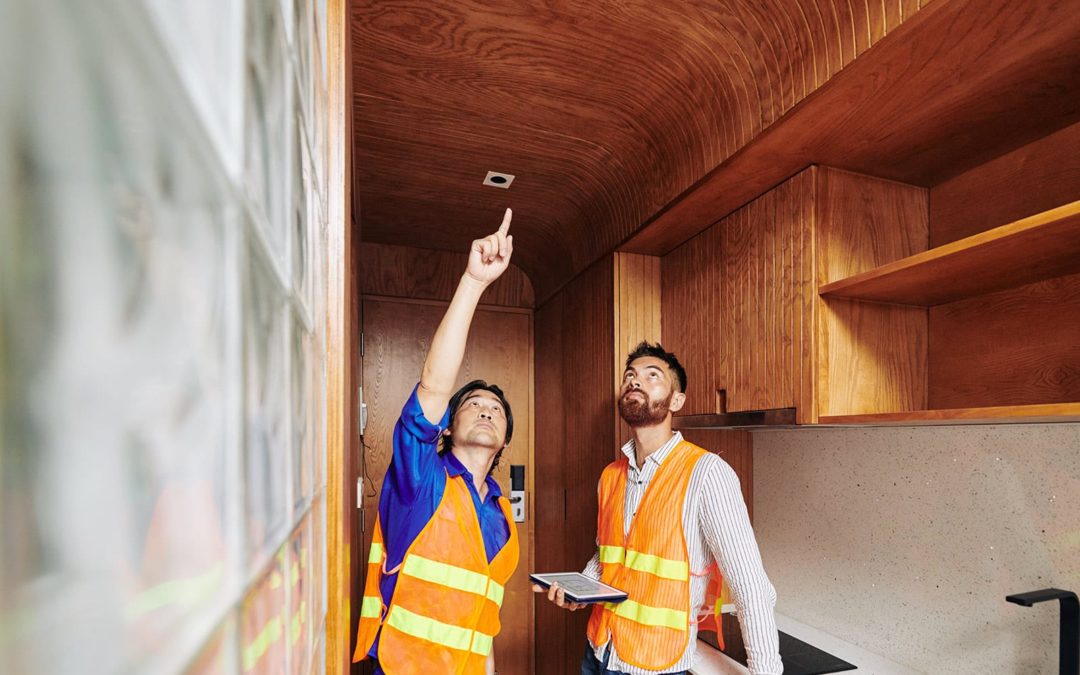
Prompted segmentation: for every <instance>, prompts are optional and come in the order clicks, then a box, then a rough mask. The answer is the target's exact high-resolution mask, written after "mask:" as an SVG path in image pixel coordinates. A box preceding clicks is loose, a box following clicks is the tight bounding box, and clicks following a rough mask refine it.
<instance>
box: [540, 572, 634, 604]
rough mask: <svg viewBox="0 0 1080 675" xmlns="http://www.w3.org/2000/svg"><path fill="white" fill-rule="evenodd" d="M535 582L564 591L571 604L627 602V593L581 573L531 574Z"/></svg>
mask: <svg viewBox="0 0 1080 675" xmlns="http://www.w3.org/2000/svg"><path fill="white" fill-rule="evenodd" d="M529 578H530V579H532V580H533V582H535V583H538V584H540V585H541V586H543V587H544V588H551V585H552V584H554V583H558V584H559V588H561V589H563V595H565V596H566V599H567V600H570V601H571V602H578V603H583V604H589V603H592V602H622V601H623V600H626V598H627V594H626V591H620V590H619V589H617V588H615V587H614V586H608V585H607V584H602V583H600V582H599V581H597V580H596V579H590V578H589V577H587V576H585V575H584V574H582V573H581V572H556V573H552V574H530V575H529Z"/></svg>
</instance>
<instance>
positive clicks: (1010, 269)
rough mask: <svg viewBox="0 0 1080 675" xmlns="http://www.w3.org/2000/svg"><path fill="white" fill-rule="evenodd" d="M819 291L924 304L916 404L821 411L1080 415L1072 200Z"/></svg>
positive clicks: (956, 417)
mask: <svg viewBox="0 0 1080 675" xmlns="http://www.w3.org/2000/svg"><path fill="white" fill-rule="evenodd" d="M820 293H821V295H822V296H823V297H825V298H835V299H839V298H845V299H852V300H855V301H859V304H862V305H866V304H870V303H896V304H897V305H900V304H902V305H911V306H914V307H916V308H922V307H926V308H928V310H927V311H928V315H927V325H928V330H929V340H930V343H931V344H932V345H934V347H933V349H931V350H930V353H929V361H930V362H929V363H928V365H927V368H926V369H927V377H928V383H929V390H928V395H927V400H928V404H927V405H926V406H925V407H924V408H921V409H917V410H878V411H874V414H870V415H851V414H839V415H827V416H822V417H821V419H820V421H821V422H823V423H835V424H857V423H873V424H886V423H904V424H911V423H917V422H923V423H939V424H940V423H949V422H953V423H955V422H958V421H961V422H974V421H996V422H1007V421H1022V422H1033V421H1055V420H1058V421H1069V420H1074V419H1080V403H1078V402H1077V401H1080V338H1078V336H1080V201H1077V202H1071V203H1069V204H1065V205H1063V206H1060V207H1057V208H1053V209H1050V210H1048V211H1044V212H1042V213H1038V214H1035V215H1032V216H1029V217H1027V218H1023V219H1021V220H1018V221H1016V222H1013V223H1008V224H1005V225H1001V226H999V227H996V228H993V229H990V230H987V231H985V232H981V233H978V234H974V235H971V236H968V237H965V238H963V239H960V240H957V241H953V242H950V243H947V244H944V245H942V246H938V247H936V248H933V249H931V250H929V251H925V252H922V253H918V254H915V255H912V256H908V257H905V258H903V259H900V260H897V261H894V262H891V263H889V264H886V265H882V266H879V267H876V268H874V269H871V270H868V271H866V272H862V273H859V274H855V275H852V276H850V277H847V278H844V279H840V280H837V281H834V282H831V283H828V284H825V285H824V286H822V287H821V289H820ZM893 306H896V305H893ZM858 337H859V336H858V335H857V336H856V338H858Z"/></svg>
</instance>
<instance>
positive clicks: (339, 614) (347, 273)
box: [325, 0, 360, 675]
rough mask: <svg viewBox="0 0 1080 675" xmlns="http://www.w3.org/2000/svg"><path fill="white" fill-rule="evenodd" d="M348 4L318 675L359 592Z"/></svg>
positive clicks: (334, 211) (330, 265)
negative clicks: (324, 589) (355, 540)
mask: <svg viewBox="0 0 1080 675" xmlns="http://www.w3.org/2000/svg"><path fill="white" fill-rule="evenodd" d="M348 19H349V16H348V3H347V2H345V0H328V2H327V6H326V31H327V85H326V86H327V98H328V100H327V114H328V120H327V139H328V146H329V151H328V153H327V155H328V159H327V180H326V188H327V211H328V212H327V216H328V222H329V225H328V229H327V250H326V256H327V258H326V261H327V268H326V274H327V281H326V283H327V288H326V316H325V320H326V471H327V474H326V475H327V480H326V555H327V558H326V563H327V570H326V576H327V608H326V672H327V675H344V674H345V673H348V672H349V668H350V661H351V658H352V646H353V640H354V636H355V630H354V629H355V625H354V624H353V621H352V613H351V610H350V607H356V606H358V605H357V604H356V603H355V601H353V600H351V597H353V596H355V595H356V593H357V591H358V590H359V584H358V583H357V580H358V579H359V577H358V576H357V574H356V568H357V566H358V565H357V560H356V557H355V556H353V555H352V545H351V542H352V541H353V537H354V536H355V531H356V527H355V523H354V516H353V514H355V513H356V509H355V505H356V488H355V485H356V475H357V472H358V467H357V466H356V461H355V459H354V458H355V457H357V455H358V452H357V445H358V439H357V437H356V434H355V433H353V430H354V429H356V425H355V420H354V418H353V411H354V410H356V394H355V392H356V382H357V380H358V377H359V373H358V372H357V371H356V368H357V364H356V353H355V350H354V348H353V345H355V344H357V336H358V333H359V319H360V317H359V312H358V311H357V301H356V296H357V277H358V272H357V270H356V268H357V265H358V261H357V259H356V244H357V243H358V242H359V236H360V233H359V231H354V229H353V225H354V224H353V222H352V217H351V214H352V211H353V209H352V204H353V202H352V200H353V194H352V189H351V188H352V176H353V174H352V171H353V167H352V161H351V160H352V153H351V152H347V151H346V149H347V148H348V147H349V144H348V139H350V138H351V137H352V116H351V115H350V114H349V104H348V101H349V92H350V89H351V82H352V55H351V46H352V45H351V41H350V40H349V39H348Z"/></svg>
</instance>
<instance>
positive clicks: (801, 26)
mask: <svg viewBox="0 0 1080 675" xmlns="http://www.w3.org/2000/svg"><path fill="white" fill-rule="evenodd" d="M920 4H922V3H921V2H919V1H918V0H885V1H884V2H880V3H871V2H848V1H847V0H766V1H764V2H758V3H745V2H737V1H735V0H726V1H723V2H719V3H701V2H697V1H695V0H677V1H676V2H670V3H663V4H657V3H649V2H643V1H641V0H634V1H632V2H625V3H601V4H600V5H597V4H596V3H589V2H585V1H584V0H560V1H559V2H555V3H547V4H536V3H511V4H501V5H493V4H491V3H483V2H479V1H478V0H471V1H466V2H450V0H436V1H428V2H419V1H418V0H396V1H392V2H387V1H379V2H375V1H374V0H364V1H362V2H356V3H354V4H353V39H354V42H355V45H356V72H357V78H356V94H357V95H356V99H355V113H356V128H357V136H356V149H357V153H358V157H360V158H361V162H360V166H361V168H362V170H363V172H364V173H363V175H362V176H361V177H360V181H359V184H360V190H361V195H360V198H361V201H362V202H363V204H364V213H365V219H366V222H367V227H368V232H369V235H370V236H369V240H370V241H375V242H380V243H395V244H406V245H413V246H424V247H435V248H446V249H448V250H460V249H461V246H462V244H464V243H466V242H467V238H471V237H474V236H476V235H477V234H478V232H477V228H478V227H481V226H478V224H482V223H484V222H489V221H490V219H491V217H493V216H494V215H495V214H497V213H498V210H499V209H500V208H501V206H503V205H504V204H505V203H506V202H507V201H509V200H510V199H512V200H513V204H514V206H515V209H516V210H517V212H518V213H519V214H520V217H521V220H520V227H519V228H518V229H517V230H516V232H518V233H520V234H519V235H515V236H520V237H521V238H520V241H521V244H522V246H521V250H522V251H523V255H522V257H521V262H520V264H521V266H522V269H524V270H525V271H526V272H527V273H528V274H529V275H530V277H531V278H532V279H533V281H534V283H535V284H536V288H537V293H538V297H539V298H541V299H545V298H547V297H549V296H550V295H551V293H552V292H554V291H555V290H556V289H558V288H559V287H560V286H561V285H562V284H564V283H566V282H567V281H568V280H569V279H571V278H572V277H573V276H574V275H576V274H577V273H578V272H580V271H581V270H583V269H585V268H586V267H587V266H589V265H590V264H591V263H592V262H593V261H595V260H598V259H599V258H600V257H601V256H602V255H604V254H605V253H607V252H609V251H610V250H612V249H613V248H615V247H616V246H617V245H618V244H619V243H620V242H622V241H624V240H625V239H626V238H627V237H629V236H630V235H631V234H632V233H633V232H634V231H635V230H636V229H637V228H638V227H639V226H640V225H641V224H642V223H643V222H644V221H645V220H647V219H648V218H649V217H650V216H652V215H653V214H654V213H656V212H657V211H658V210H659V209H661V208H663V207H664V206H665V205H666V204H669V203H670V202H671V201H672V200H673V199H674V198H676V197H677V196H678V195H679V194H681V193H683V192H684V191H685V190H687V188H689V187H691V186H692V185H694V183H695V182H696V181H698V180H699V179H701V178H702V177H703V176H705V175H706V173H707V172H708V171H710V170H711V169H713V168H714V167H716V166H717V165H719V164H721V163H722V162H724V161H726V160H728V159H730V158H731V157H732V156H733V155H735V154H736V153H737V152H738V151H739V150H740V149H741V148H743V147H745V146H746V145H747V143H749V142H750V141H751V140H752V139H753V138H755V137H756V136H758V135H759V134H761V133H762V131H763V130H765V129H767V128H769V127H770V126H771V125H773V123H774V122H776V121H777V120H779V119H780V118H781V117H782V116H783V115H785V113H788V112H789V111H791V110H793V109H794V108H796V107H797V106H798V105H799V104H800V102H803V101H805V100H806V99H807V97H808V96H809V95H810V94H811V93H813V92H814V91H816V90H817V89H818V88H819V87H821V86H822V85H823V84H824V83H826V82H827V81H829V79H830V78H832V77H833V76H834V75H836V74H837V73H841V69H844V70H845V71H846V69H847V68H849V67H851V65H853V63H854V64H857V63H859V61H860V60H862V59H857V58H856V57H858V56H859V55H860V54H864V53H866V54H867V55H870V54H872V53H873V51H872V50H871V51H870V52H868V51H867V50H870V49H871V47H872V45H874V44H876V43H878V42H879V41H881V42H885V41H887V38H885V36H886V35H887V34H890V33H892V32H894V31H897V30H898V29H902V28H903V26H902V23H905V22H907V21H911V20H914V19H912V16H914V17H915V19H917V18H918V16H919V14H921V13H922V11H926V10H921V11H919V13H918V14H916V10H918V8H919V6H920ZM938 4H945V5H948V4H952V3H938ZM962 4H964V5H965V9H967V10H968V12H969V13H971V14H974V15H975V16H981V15H982V14H983V13H985V12H986V8H988V7H990V8H991V9H993V8H996V6H997V5H995V4H994V3H992V2H990V1H989V0H984V1H983V2H982V3H981V4H980V5H978V7H975V5H973V4H972V3H970V2H968V3H962ZM997 4H1001V3H1000V1H999V2H998V3H997ZM930 8H933V4H931V5H930ZM937 14H938V15H942V14H945V15H949V13H948V12H938V13H937ZM991 14H993V12H991ZM883 38H885V39H883ZM939 40H940V37H939ZM961 42H963V41H961ZM1003 42H1007V40H1003ZM1007 46H1009V47H1011V46H1012V45H1011V44H1009V45H1007ZM941 49H942V47H941V46H940V45H938V46H937V51H941ZM946 51H948V50H947V49H946ZM887 72H888V73H889V74H892V72H893V71H892V70H888V71H887ZM912 72H917V71H912ZM908 74H909V73H906V74H905V75H904V77H906V76H907V75H908ZM939 75H940V73H939ZM958 81H961V82H962V80H958ZM939 84H940V82H939ZM939 108H940V106H939ZM901 147H902V146H901ZM805 165H806V162H802V163H801V164H799V165H798V166H796V167H795V168H794V169H789V170H787V172H786V173H781V174H779V175H774V178H773V179H772V183H771V184H770V185H764V186H759V189H758V190H757V192H755V193H753V194H751V195H750V196H749V197H752V196H756V195H757V194H760V193H761V192H763V191H764V190H765V189H767V188H768V187H770V186H771V185H775V184H777V183H779V182H781V181H782V180H783V179H784V178H786V177H787V176H789V175H791V174H793V173H795V171H796V170H798V169H799V168H802V167H803V166H805ZM489 169H492V170H498V171H505V172H509V173H513V174H515V175H517V176H518V179H517V180H516V181H515V183H514V184H513V186H512V187H511V188H510V190H509V191H507V192H504V191H502V190H497V189H492V188H484V187H483V186H481V184H480V183H481V179H482V178H483V176H484V174H485V172H486V171H487V170H489ZM749 197H744V198H743V199H742V201H740V202H737V203H736V206H738V205H741V204H742V203H745V202H746V201H749ZM731 210H734V209H733V208H731V209H728V211H731ZM515 222H518V221H515ZM403 224H408V225H409V227H408V228H404V227H402V225H403ZM706 224H707V223H706ZM481 229H482V227H481ZM700 229H702V228H701V227H699V228H698V230H700ZM686 238H687V237H685V236H684V237H682V238H681V239H679V240H678V241H679V242H681V241H683V240H685V239H686ZM669 248H670V247H669Z"/></svg>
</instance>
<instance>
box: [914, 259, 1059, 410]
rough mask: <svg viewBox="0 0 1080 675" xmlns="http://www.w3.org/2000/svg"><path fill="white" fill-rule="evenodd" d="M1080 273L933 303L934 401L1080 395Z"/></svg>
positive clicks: (975, 403)
mask: <svg viewBox="0 0 1080 675" xmlns="http://www.w3.org/2000/svg"><path fill="white" fill-rule="evenodd" d="M1078 336H1080V275H1072V276H1068V277H1062V278H1059V279H1053V280H1050V281H1044V282H1040V283H1036V284H1030V285H1028V286H1023V287H1021V288H1017V289H1013V290H1007V291H1000V292H997V293H990V294H988V295H983V296H979V297H975V298H971V299H967V300H961V301H958V302H952V303H949V304H945V305H938V306H936V307H931V308H930V354H929V372H930V391H929V397H930V401H929V402H930V407H931V408H968V407H979V406H1001V405H1026V404H1037V403H1064V402H1073V401H1080V338H1078Z"/></svg>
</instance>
